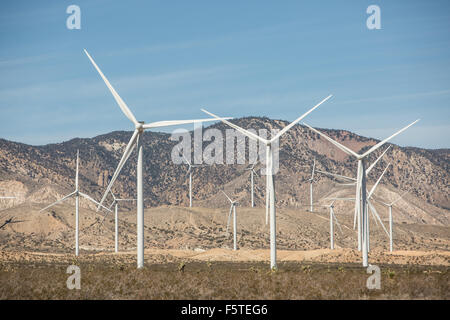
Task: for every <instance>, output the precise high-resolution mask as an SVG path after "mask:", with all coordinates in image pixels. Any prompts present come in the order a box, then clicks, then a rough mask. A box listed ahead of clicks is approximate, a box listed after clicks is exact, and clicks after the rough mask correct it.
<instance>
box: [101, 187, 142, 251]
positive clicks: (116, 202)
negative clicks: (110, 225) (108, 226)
mask: <svg viewBox="0 0 450 320" xmlns="http://www.w3.org/2000/svg"><path fill="white" fill-rule="evenodd" d="M110 192H111V196H112V197H113V202H112V203H111V205H110V206H109V208H110V209H111V207H112V206H114V252H115V253H117V252H119V202H125V201H136V199H119V198H116V196H115V195H114V193H113V192H112V191H110ZM105 218H106V215H105V217H104V218H103V220H104V219H105Z"/></svg>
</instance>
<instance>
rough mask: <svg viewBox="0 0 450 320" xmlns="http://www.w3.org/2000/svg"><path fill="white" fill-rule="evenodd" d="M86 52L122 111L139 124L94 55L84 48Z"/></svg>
mask: <svg viewBox="0 0 450 320" xmlns="http://www.w3.org/2000/svg"><path fill="white" fill-rule="evenodd" d="M84 53H86V55H87V56H88V58H89V60H91V63H92V64H93V65H94V67H95V69H96V70H97V72H98V73H99V74H100V76H101V77H102V79H103V81H104V82H105V84H106V86H107V87H108V89H109V91H111V93H112V95H113V97H114V99H115V100H116V102H117V104H118V105H119V107H120V109H121V110H122V112H123V113H124V114H125V116H126V117H127V118H128V119H130V120H131V121H132V122H133V123H134V124H135V125H137V124H138V122H137V120H136V118H135V117H134V115H133V113H132V112H131V111H130V109H129V108H128V106H127V105H126V103H125V102H124V101H123V100H122V98H121V97H120V96H119V94H118V93H117V92H116V90H115V89H114V88H113V86H112V85H111V83H109V81H108V79H106V77H105V75H104V74H103V72H102V71H101V70H100V68H99V67H98V66H97V64H96V63H95V61H94V59H92V57H91V56H90V55H89V53H88V52H87V51H86V49H84Z"/></svg>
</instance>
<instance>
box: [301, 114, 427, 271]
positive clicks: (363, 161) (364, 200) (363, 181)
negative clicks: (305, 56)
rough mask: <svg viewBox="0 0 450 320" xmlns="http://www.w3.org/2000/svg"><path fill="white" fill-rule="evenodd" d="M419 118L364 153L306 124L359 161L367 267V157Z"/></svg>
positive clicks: (360, 211)
mask: <svg viewBox="0 0 450 320" xmlns="http://www.w3.org/2000/svg"><path fill="white" fill-rule="evenodd" d="M418 121H419V119H417V120H416V121H414V122H412V123H411V124H409V125H407V126H406V127H404V128H403V129H401V130H399V131H397V132H396V133H394V134H393V135H391V136H390V137H388V138H386V139H384V140H383V141H380V142H379V143H377V144H376V145H374V146H373V147H372V148H370V149H369V150H368V151H366V152H365V153H363V154H358V153H356V152H354V151H353V150H351V149H349V148H347V147H346V146H344V145H342V144H340V143H339V142H337V141H335V140H333V139H331V138H330V137H328V136H327V135H326V134H324V133H322V132H320V131H318V130H316V129H314V128H312V127H311V126H309V125H307V124H305V125H306V126H307V127H308V128H310V129H311V130H312V131H314V132H316V133H318V134H319V135H321V136H322V137H324V138H325V139H326V140H328V141H329V142H331V143H332V144H334V145H335V146H336V147H338V148H339V149H341V150H342V151H344V152H345V153H347V154H348V155H351V156H354V157H355V158H356V160H357V161H358V171H357V180H356V210H357V212H358V217H359V219H360V221H361V223H360V225H361V239H362V241H361V242H362V265H363V267H367V266H368V265H369V263H368V239H367V232H366V231H367V219H368V215H367V198H366V196H367V194H366V192H367V191H366V161H367V157H368V156H369V155H370V154H371V153H372V152H374V151H375V150H377V149H378V148H379V147H381V146H382V145H383V144H385V143H386V142H387V141H389V140H390V139H392V138H393V137H395V136H396V135H398V134H400V133H401V132H403V131H405V130H406V129H408V128H409V127H410V126H412V125H413V124H415V123H416V122H418Z"/></svg>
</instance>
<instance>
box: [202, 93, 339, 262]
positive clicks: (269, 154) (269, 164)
mask: <svg viewBox="0 0 450 320" xmlns="http://www.w3.org/2000/svg"><path fill="white" fill-rule="evenodd" d="M330 98H331V95H330V96H328V97H326V98H325V99H323V100H322V101H321V102H319V103H318V104H316V105H315V106H314V107H313V108H311V109H310V110H309V111H307V112H306V113H305V114H303V115H302V116H301V117H299V118H297V119H296V120H295V121H293V122H291V123H290V124H289V125H287V126H286V127H284V128H283V129H282V130H281V131H280V132H278V134H277V135H275V137H273V138H272V139H270V140H266V139H264V138H261V137H260V136H258V135H256V134H254V133H252V132H250V131H248V130H245V129H242V128H241V127H239V126H237V125H235V124H233V123H231V122H229V121H227V120H225V119H223V118H220V117H219V116H216V115H215V114H212V113H210V112H208V111H206V110H204V109H202V111H203V112H205V113H207V114H209V115H210V116H213V117H214V118H216V119H217V120H220V121H222V122H224V123H226V124H228V125H229V126H230V127H232V128H234V129H236V130H237V131H239V132H241V133H242V134H244V135H245V136H247V137H249V138H250V139H253V140H256V141H259V142H260V143H262V144H264V145H265V146H266V182H267V183H266V204H267V202H269V208H270V268H271V269H276V268H277V262H276V260H277V253H276V250H277V249H276V221H275V220H276V214H275V186H274V181H273V148H272V144H273V143H274V142H275V141H277V140H278V139H279V138H280V137H281V136H282V135H283V134H285V133H286V132H287V131H288V130H289V129H290V128H292V127H293V126H294V125H296V124H297V123H298V122H299V121H300V120H302V119H303V118H304V117H306V116H307V115H308V114H309V113H311V112H312V111H313V110H314V109H316V108H317V107H319V106H320V105H321V104H322V103H324V102H325V101H327V100H328V99H330ZM267 200H268V201H267ZM267 213H268V211H267V205H266V223H267V221H268V215H267Z"/></svg>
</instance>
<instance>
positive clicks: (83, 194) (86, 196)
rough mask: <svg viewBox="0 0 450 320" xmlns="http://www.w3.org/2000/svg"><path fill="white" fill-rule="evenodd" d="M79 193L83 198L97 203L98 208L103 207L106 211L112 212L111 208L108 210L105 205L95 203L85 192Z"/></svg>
mask: <svg viewBox="0 0 450 320" xmlns="http://www.w3.org/2000/svg"><path fill="white" fill-rule="evenodd" d="M78 193H79V194H80V196H82V197H84V198H86V199H88V200H89V201H91V202H93V203H95V204H96V205H97V206H99V207H102V208H103V209H105V210H106V211H109V212H112V211H111V210H110V209H109V208H107V207H105V206H104V205H102V204H100V203H99V202H97V201H95V200H94V199H93V198H92V197H90V196H88V195H87V194H85V193H83V192H78Z"/></svg>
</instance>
